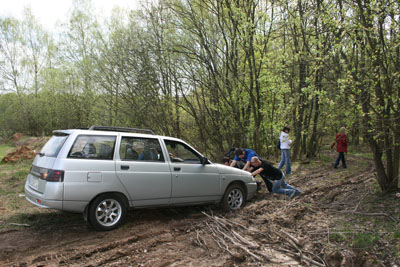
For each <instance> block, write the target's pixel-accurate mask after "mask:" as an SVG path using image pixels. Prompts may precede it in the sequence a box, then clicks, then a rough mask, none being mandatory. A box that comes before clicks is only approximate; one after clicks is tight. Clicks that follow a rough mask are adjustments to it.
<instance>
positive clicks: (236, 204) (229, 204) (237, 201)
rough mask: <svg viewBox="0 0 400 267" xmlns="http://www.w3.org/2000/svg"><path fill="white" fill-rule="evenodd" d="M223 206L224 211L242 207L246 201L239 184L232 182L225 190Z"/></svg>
mask: <svg viewBox="0 0 400 267" xmlns="http://www.w3.org/2000/svg"><path fill="white" fill-rule="evenodd" d="M222 201H223V203H222V204H223V207H224V209H225V210H226V211H234V210H238V209H240V208H242V207H243V206H244V204H245V202H246V199H245V192H244V190H243V187H242V186H241V185H239V184H233V185H230V186H229V187H228V189H227V190H226V191H225V195H224V198H223V200H222Z"/></svg>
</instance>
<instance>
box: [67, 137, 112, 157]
mask: <svg viewBox="0 0 400 267" xmlns="http://www.w3.org/2000/svg"><path fill="white" fill-rule="evenodd" d="M115 140H116V136H102V135H79V136H78V137H77V138H76V140H75V142H74V144H73V145H72V148H71V150H70V151H69V153H68V158H79V159H99V160H112V159H113V158H114V148H115Z"/></svg>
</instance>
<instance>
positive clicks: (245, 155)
mask: <svg viewBox="0 0 400 267" xmlns="http://www.w3.org/2000/svg"><path fill="white" fill-rule="evenodd" d="M252 157H258V158H260V157H259V156H258V155H257V153H256V152H255V151H254V150H251V149H248V148H237V149H236V150H235V158H234V159H233V160H232V162H231V167H235V166H236V164H237V163H238V162H239V161H243V162H245V165H244V167H243V170H245V171H249V169H250V160H251V158H252Z"/></svg>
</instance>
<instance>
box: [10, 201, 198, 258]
mask: <svg viewBox="0 0 400 267" xmlns="http://www.w3.org/2000/svg"><path fill="white" fill-rule="evenodd" d="M168 211H169V212H168ZM168 211H166V210H156V212H155V214H153V215H150V216H149V214H148V213H149V211H145V212H142V213H141V212H138V213H139V215H143V214H144V216H142V217H143V218H142V219H141V220H137V219H136V218H129V219H128V220H130V219H133V220H134V221H133V222H128V223H127V225H126V226H124V227H123V228H121V229H118V230H115V231H112V232H107V233H106V234H104V233H99V234H100V236H101V237H102V238H100V239H99V238H96V236H95V235H96V233H89V235H90V237H89V239H88V238H85V233H83V234H82V236H81V237H80V238H78V239H76V238H75V239H74V240H68V241H65V242H62V243H61V244H57V250H60V249H62V248H63V247H64V246H65V247H66V249H65V250H64V251H63V252H58V253H57V252H54V253H49V252H47V253H40V252H39V255H37V256H33V257H32V256H30V257H28V258H26V259H23V260H19V261H18V262H17V263H16V264H14V265H13V266H54V265H61V266H69V265H75V266H77V265H78V266H104V265H109V264H111V263H113V262H117V261H127V262H132V261H140V259H141V257H140V255H141V254H149V252H151V251H152V250H153V251H154V250H157V248H158V247H160V246H163V244H165V243H174V242H176V240H177V238H179V237H181V236H182V234H183V235H186V234H187V233H190V229H191V228H193V225H194V224H198V223H199V222H201V221H202V219H201V217H204V216H202V215H201V216H199V214H196V213H195V214H191V213H192V211H190V210H189V212H188V211H187V208H186V209H185V208H182V209H178V211H176V209H168ZM133 213H135V212H133ZM187 213H189V214H187ZM129 217H132V216H129ZM133 217H134V215H133ZM139 217H141V216H139ZM174 217H184V219H182V220H175V219H171V218H174ZM129 227H131V228H130V230H128V231H127V229H128V228H129ZM117 232H118V233H117ZM72 246H73V247H72ZM137 255H139V256H137ZM124 258H125V259H124Z"/></svg>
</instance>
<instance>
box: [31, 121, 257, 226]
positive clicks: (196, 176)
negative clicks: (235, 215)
mask: <svg viewBox="0 0 400 267" xmlns="http://www.w3.org/2000/svg"><path fill="white" fill-rule="evenodd" d="M256 189H257V183H256V181H255V180H254V178H253V177H252V176H251V175H250V173H249V172H246V171H242V170H239V169H237V168H232V167H228V166H225V165H222V164H215V163H212V162H211V161H210V160H208V159H207V158H205V157H204V156H203V155H202V154H201V153H199V152H197V151H196V150H195V149H194V148H193V147H191V146H190V145H188V144H187V143H185V142H184V141H182V140H180V139H177V138H173V137H166V136H158V135H154V133H153V132H152V131H151V130H144V129H136V128H122V127H107V126H92V127H90V128H89V129H88V130H81V129H72V130H56V131H54V132H53V136H52V137H51V138H50V140H49V141H48V142H47V143H46V145H45V146H44V147H43V149H42V150H41V152H40V153H38V154H37V155H36V157H35V159H34V161H33V164H32V167H31V170H30V173H29V174H28V177H27V180H26V184H25V196H26V199H27V200H28V201H30V202H31V203H33V204H35V205H37V206H39V207H42V208H52V209H58V210H64V211H70V212H78V213H83V216H84V218H85V220H87V221H88V222H89V223H90V224H91V225H92V226H93V227H94V228H96V229H97V230H112V229H115V228H117V227H119V226H120V225H121V224H123V223H124V221H125V218H126V213H127V210H128V209H134V208H147V207H160V206H176V205H197V204H204V203H216V204H218V203H220V204H222V206H223V207H224V209H226V210H228V211H229V210H237V209H239V208H241V207H242V206H243V205H244V204H245V202H246V200H249V199H251V198H252V197H253V196H254V194H255V193H256Z"/></svg>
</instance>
